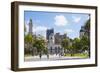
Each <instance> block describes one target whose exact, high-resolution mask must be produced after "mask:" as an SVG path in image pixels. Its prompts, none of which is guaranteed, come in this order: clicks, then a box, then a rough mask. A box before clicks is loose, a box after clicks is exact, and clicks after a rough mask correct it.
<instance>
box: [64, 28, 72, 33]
mask: <svg viewBox="0 0 100 73" xmlns="http://www.w3.org/2000/svg"><path fill="white" fill-rule="evenodd" d="M65 32H66V33H73V32H74V30H72V29H65Z"/></svg>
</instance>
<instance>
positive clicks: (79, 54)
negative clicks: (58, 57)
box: [64, 53, 88, 58]
mask: <svg viewBox="0 0 100 73" xmlns="http://www.w3.org/2000/svg"><path fill="white" fill-rule="evenodd" d="M64 56H66V57H81V58H88V54H86V53H77V54H74V55H73V56H71V54H65V55H64Z"/></svg>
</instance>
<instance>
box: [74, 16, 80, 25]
mask: <svg viewBox="0 0 100 73" xmlns="http://www.w3.org/2000/svg"><path fill="white" fill-rule="evenodd" d="M72 18H73V21H74V22H75V23H78V22H79V21H80V20H81V17H75V16H72Z"/></svg>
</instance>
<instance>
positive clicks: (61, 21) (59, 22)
mask: <svg viewBox="0 0 100 73" xmlns="http://www.w3.org/2000/svg"><path fill="white" fill-rule="evenodd" d="M54 19H55V25H56V26H65V25H67V24H68V20H67V19H66V17H65V16H64V15H56V16H55V18H54Z"/></svg>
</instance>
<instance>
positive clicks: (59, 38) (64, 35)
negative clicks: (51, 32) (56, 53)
mask: <svg viewBox="0 0 100 73" xmlns="http://www.w3.org/2000/svg"><path fill="white" fill-rule="evenodd" d="M65 38H67V34H63V35H60V33H56V34H55V44H61V42H62V40H63V39H65Z"/></svg>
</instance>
